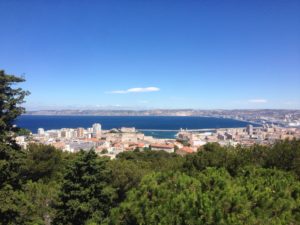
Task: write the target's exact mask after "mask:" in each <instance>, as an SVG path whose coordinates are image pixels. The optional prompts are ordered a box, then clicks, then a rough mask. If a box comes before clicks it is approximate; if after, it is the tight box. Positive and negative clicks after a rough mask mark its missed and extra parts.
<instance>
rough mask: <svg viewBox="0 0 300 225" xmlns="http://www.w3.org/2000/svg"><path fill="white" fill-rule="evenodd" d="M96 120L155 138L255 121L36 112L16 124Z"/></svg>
mask: <svg viewBox="0 0 300 225" xmlns="http://www.w3.org/2000/svg"><path fill="white" fill-rule="evenodd" d="M94 123H101V124H102V125H103V129H105V130H110V129H113V128H118V127H135V128H136V129H137V130H139V131H141V132H143V133H144V134H145V135H150V136H153V137H155V138H175V135H176V133H177V132H178V131H179V130H180V129H181V128H182V129H189V130H200V129H209V130H211V129H217V128H238V127H246V126H247V125H249V124H252V125H253V126H258V125H257V124H254V123H249V122H245V121H239V120H235V119H229V118H215V117H195V116H186V117H178V116H35V115H24V116H21V117H19V118H18V120H17V121H16V124H17V125H18V126H19V127H23V128H26V129H28V130H30V131H31V132H32V133H36V132H37V129H38V128H40V127H42V128H44V129H46V130H51V129H61V128H65V127H68V128H78V127H83V128H87V127H90V126H91V125H92V124H94Z"/></svg>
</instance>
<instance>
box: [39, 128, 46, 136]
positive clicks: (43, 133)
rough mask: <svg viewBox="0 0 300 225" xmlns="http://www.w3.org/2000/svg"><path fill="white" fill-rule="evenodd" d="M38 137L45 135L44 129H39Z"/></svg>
mask: <svg viewBox="0 0 300 225" xmlns="http://www.w3.org/2000/svg"><path fill="white" fill-rule="evenodd" d="M38 135H40V136H43V135H45V130H44V129H43V128H39V129H38Z"/></svg>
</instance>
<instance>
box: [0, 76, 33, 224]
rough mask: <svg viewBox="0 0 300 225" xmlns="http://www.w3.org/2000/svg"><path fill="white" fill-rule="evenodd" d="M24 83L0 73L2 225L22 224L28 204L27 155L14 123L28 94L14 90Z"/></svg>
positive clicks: (18, 89)
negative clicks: (25, 193) (22, 190)
mask: <svg viewBox="0 0 300 225" xmlns="http://www.w3.org/2000/svg"><path fill="white" fill-rule="evenodd" d="M23 81H24V79H23V78H19V77H16V76H13V75H7V74H5V72H4V71H3V70H0V205H1V206H3V207H0V224H16V223H22V222H21V221H22V220H21V214H22V212H21V207H18V206H20V205H23V207H24V204H25V203H24V201H23V197H22V193H20V191H19V190H20V188H21V179H20V178H21V176H20V167H21V165H22V162H23V158H24V157H23V156H24V155H23V152H22V151H21V149H20V147H19V146H18V145H17V144H16V142H15V141H14V139H13V136H14V132H16V131H17V128H16V127H14V126H13V123H14V121H15V119H16V118H17V117H18V116H19V115H21V114H22V113H23V112H24V111H25V109H24V108H23V107H21V106H20V105H21V104H22V103H23V102H24V98H25V96H26V95H28V94H29V92H27V91H24V90H22V89H21V88H13V87H12V86H13V85H14V84H17V83H20V82H23ZM23 203H24V204H23Z"/></svg>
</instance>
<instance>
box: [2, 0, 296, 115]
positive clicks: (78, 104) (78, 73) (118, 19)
mask: <svg viewBox="0 0 300 225" xmlns="http://www.w3.org/2000/svg"><path fill="white" fill-rule="evenodd" d="M0 9H1V19H0V27H1V35H0V53H1V54H0V68H1V69H4V70H5V71H6V72H7V73H10V74H16V75H22V74H23V75H24V76H25V78H26V80H27V81H26V83H25V84H23V85H22V87H24V88H26V89H28V90H30V91H31V95H30V97H28V99H27V103H26V107H27V109H29V110H32V109H64V108H91V109H94V108H97V109H102V108H113V109H115V108H116V109H123V108H130V109H142V108H195V109H216V108H224V109H232V108H297V109H299V108H300V88H299V86H300V85H299V84H300V13H299V12H300V1H299V0H295V1H292V0H281V1H277V0H272V1H271V0H270V1H268V0H264V1H261V0H257V1H255V0H252V1H230V0H228V1H227V0H226V1H221V0H218V1H217V0H199V1H189V0H187V1H171V0H169V1H163V0H157V1H155V0H153V1H150V0H144V1H138V0H130V1H113V0H112V1H96V0H95V1H93V0H89V1H83V0H80V1H76V0H72V1H67V0H64V1H63V0H61V1H58V0H51V1H50V0H49V1H40V0H39V1H38V0H36V1H33V0H27V1H21V0H1V1H0Z"/></svg>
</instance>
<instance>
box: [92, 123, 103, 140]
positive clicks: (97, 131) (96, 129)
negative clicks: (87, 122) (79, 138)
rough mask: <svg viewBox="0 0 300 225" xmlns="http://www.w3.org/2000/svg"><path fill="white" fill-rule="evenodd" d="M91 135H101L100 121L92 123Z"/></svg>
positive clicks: (97, 136)
mask: <svg viewBox="0 0 300 225" xmlns="http://www.w3.org/2000/svg"><path fill="white" fill-rule="evenodd" d="M93 137H96V138H99V137H101V124H100V123H95V124H93Z"/></svg>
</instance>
